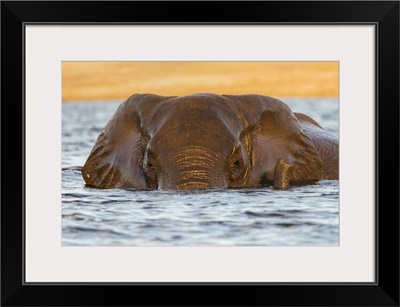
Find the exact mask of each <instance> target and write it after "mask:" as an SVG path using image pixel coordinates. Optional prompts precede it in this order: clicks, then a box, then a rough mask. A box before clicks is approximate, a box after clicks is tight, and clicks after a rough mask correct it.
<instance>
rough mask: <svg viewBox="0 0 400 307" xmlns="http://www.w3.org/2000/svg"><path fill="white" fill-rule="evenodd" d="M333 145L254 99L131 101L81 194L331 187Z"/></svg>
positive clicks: (287, 113) (278, 107)
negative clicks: (90, 190) (323, 182)
mask: <svg viewBox="0 0 400 307" xmlns="http://www.w3.org/2000/svg"><path fill="white" fill-rule="evenodd" d="M338 156H339V145H338V139H337V138H336V137H335V136H333V135H331V134H330V133H328V132H327V131H325V130H323V129H322V128H321V126H320V125H319V124H318V123H316V122H315V121H314V120H313V119H311V118H310V117H308V116H307V115H304V114H300V113H293V112H292V111H291V110H290V109H289V107H288V106H287V105H286V104H285V103H283V102H282V101H280V100H278V99H275V98H272V97H267V96H261V95H237V96H229V95H216V94H208V93H201V94H193V95H187V96H181V97H164V96H158V95H153V94H136V95H133V96H131V97H130V98H129V99H128V100H126V101H125V102H123V103H122V104H121V105H120V106H119V108H118V110H117V111H116V112H115V114H114V115H113V117H112V118H111V119H110V121H109V123H108V124H107V125H106V127H105V129H104V131H103V132H102V133H101V134H100V136H99V137H98V139H97V141H96V144H95V145H94V147H93V149H92V152H91V153H90V155H89V157H88V159H87V161H86V163H85V165H84V166H83V168H82V176H83V178H84V180H85V182H86V184H87V186H91V187H98V188H138V189H196V188H216V187H224V188H228V187H256V186H258V185H260V184H273V185H274V187H275V188H278V189H286V188H287V187H289V184H292V183H294V184H307V183H309V182H310V181H314V182H315V181H317V180H320V179H338V164H339V162H338V160H339V157H338Z"/></svg>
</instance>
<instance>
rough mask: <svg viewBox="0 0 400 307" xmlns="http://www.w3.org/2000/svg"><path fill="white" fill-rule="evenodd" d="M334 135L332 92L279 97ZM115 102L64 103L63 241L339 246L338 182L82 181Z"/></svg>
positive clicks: (335, 110) (335, 108)
mask: <svg viewBox="0 0 400 307" xmlns="http://www.w3.org/2000/svg"><path fill="white" fill-rule="evenodd" d="M284 101H285V102H286V103H287V104H288V105H289V107H290V108H291V109H292V110H293V111H294V112H302V113H304V114H307V115H309V116H311V117H312V118H314V119H315V120H316V121H317V122H319V123H320V124H321V126H322V127H324V128H325V129H326V130H328V131H331V132H332V133H334V134H336V135H338V129H339V125H338V124H339V121H338V112H339V110H338V100H337V99H285V100H284ZM119 103H120V102H101V101H99V102H96V103H93V102H91V103H85V102H68V103H63V105H62V204H61V205H62V245H64V246H71V245H75V246H337V245H338V244H339V181H338V180H323V181H319V182H317V183H316V184H313V185H308V186H302V187H290V188H289V189H288V190H285V191H280V190H275V189H273V188H272V187H263V188H257V189H211V190H191V191H162V190H153V191H141V190H122V189H113V190H101V189H93V188H87V187H85V184H84V181H83V179H82V177H81V172H80V167H81V166H82V165H83V164H84V163H85V161H86V158H87V157H88V155H89V153H90V151H91V149H92V147H93V145H94V143H95V140H96V138H97V136H98V135H99V134H100V132H101V131H102V129H103V128H104V126H105V125H106V123H107V122H108V120H109V119H110V117H111V115H112V114H113V113H114V112H115V110H116V109H117V107H118V105H119Z"/></svg>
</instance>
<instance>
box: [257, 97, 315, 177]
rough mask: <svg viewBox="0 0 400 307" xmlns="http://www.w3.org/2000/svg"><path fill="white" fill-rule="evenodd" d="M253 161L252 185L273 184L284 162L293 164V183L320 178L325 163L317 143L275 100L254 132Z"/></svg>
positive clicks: (286, 108)
mask: <svg viewBox="0 0 400 307" xmlns="http://www.w3.org/2000/svg"><path fill="white" fill-rule="evenodd" d="M252 159H253V161H252V165H253V169H252V175H251V179H250V180H251V183H252V184H258V183H266V182H272V181H273V180H274V170H275V166H276V165H277V162H278V161H280V160H281V159H282V160H283V162H285V163H287V164H290V165H292V167H291V168H290V174H289V179H290V180H291V181H301V180H316V179H319V172H320V168H321V160H320V159H319V156H318V153H317V151H316V149H315V146H314V143H313V140H312V139H311V138H310V137H309V136H308V135H307V134H306V132H305V131H304V130H303V129H302V127H301V124H300V122H299V121H298V120H297V118H296V116H295V115H294V114H293V112H292V111H291V110H290V109H289V108H288V107H287V106H286V104H284V103H283V102H281V101H274V102H273V103H271V104H270V105H268V106H267V107H266V108H265V109H264V111H262V113H261V115H260V118H259V124H258V125H257V127H256V128H255V131H254V138H253V150H252ZM282 160H281V161H282ZM257 180H258V182H257Z"/></svg>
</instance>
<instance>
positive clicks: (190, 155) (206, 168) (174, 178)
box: [166, 146, 226, 190]
mask: <svg viewBox="0 0 400 307" xmlns="http://www.w3.org/2000/svg"><path fill="white" fill-rule="evenodd" d="M172 160H173V162H172V163H171V165H172V166H173V169H172V170H171V171H170V172H168V173H169V174H168V177H169V180H167V181H166V182H168V185H169V188H173V189H180V190H186V189H202V188H213V187H226V182H225V181H226V180H225V178H224V176H223V175H222V174H223V172H222V170H220V169H219V168H220V167H219V164H220V163H221V162H220V160H221V159H219V157H218V154H216V153H214V152H212V151H211V150H209V149H207V148H205V147H201V146H192V147H189V148H185V149H183V150H181V151H179V152H178V153H176V154H175V155H174V156H173V158H172ZM217 174H218V175H217Z"/></svg>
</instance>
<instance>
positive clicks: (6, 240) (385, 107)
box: [1, 1, 399, 306]
mask: <svg viewBox="0 0 400 307" xmlns="http://www.w3.org/2000/svg"><path fill="white" fill-rule="evenodd" d="M28 23H43V24H53V23H56V24H69V23H79V24H101V23H136V24H143V23H147V24H153V23H157V24H160V23H161V24H162V23H165V24H189V23H196V24H203V23H211V24H227V25H234V24H238V23H240V24H346V25H348V24H371V25H375V29H376V33H375V34H376V46H375V48H376V50H375V51H376V109H375V111H376V112H375V114H376V118H375V122H376V129H375V130H376V131H375V138H376V139H375V140H376V142H375V143H376V144H377V147H376V149H375V154H376V155H375V156H376V164H375V171H376V181H375V187H376V193H375V195H376V199H375V206H376V215H375V216H376V238H375V239H376V243H377V244H376V251H375V255H376V282H375V283H365V284H363V283H357V284H352V283H318V284H305V283H294V284H287V283H223V284H220V283H147V284H144V283H143V284H140V283H136V284H129V283H122V284H111V283H97V284H94V283H90V284H82V283H81V284H74V283H70V284H50V283H49V284H43V283H42V284H37V285H36V284H26V283H25V282H24V276H23V272H24V265H25V264H24V244H25V242H24V240H23V225H24V222H25V220H24V215H23V212H24V211H23V208H24V201H25V196H24V191H25V178H24V169H25V165H24V163H25V162H24V161H25V152H24V142H25V134H24V128H23V127H24V120H25V119H24V116H23V115H24V104H25V101H24V49H23V47H24V26H25V25H26V24H28ZM1 77H2V78H1V132H2V133H1V148H2V150H1V157H2V158H1V162H2V163H1V170H2V172H1V175H2V176H1V179H2V180H1V190H2V193H1V304H2V306H125V305H131V306H136V305H147V306H148V305H158V306H167V305H168V306H169V305H176V306H181V305H185V306H193V305H196V306H201V305H207V306H208V305H216V306H222V305H228V306H229V305H231V306H233V305H235V306H237V305H240V306H244V305H246V306H256V305H257V306H316V305H318V306H399V195H398V194H399V193H398V191H399V190H398V189H399V181H398V177H399V176H398V175H399V172H398V171H399V164H398V162H399V2H398V1H354V2H353V1H347V2H331V1H296V2H289V1H281V2H269V1H256V2H236V1H233V2H152V1H148V2H132V1H121V2H119V1H115V2H114V1H110V2H107V1H100V2H96V1H88V2H83V1H70V2H64V1H55V2H50V1H42V2H39V1H38V2H34V1H32V2H23V1H15V2H13V1H3V2H1ZM360 112H362V110H360ZM48 116H51V115H48ZM43 167H45V166H43ZM44 197H45V196H44ZM355 227H357V226H356V223H355Z"/></svg>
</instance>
